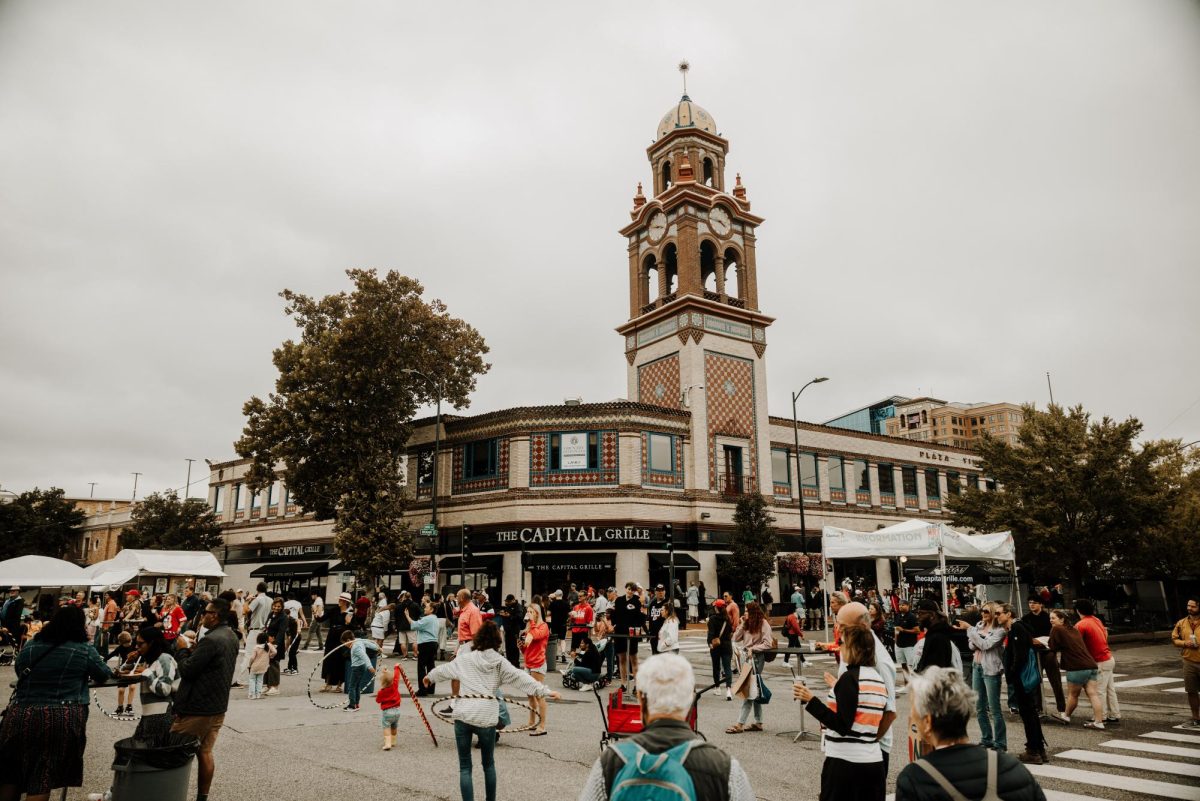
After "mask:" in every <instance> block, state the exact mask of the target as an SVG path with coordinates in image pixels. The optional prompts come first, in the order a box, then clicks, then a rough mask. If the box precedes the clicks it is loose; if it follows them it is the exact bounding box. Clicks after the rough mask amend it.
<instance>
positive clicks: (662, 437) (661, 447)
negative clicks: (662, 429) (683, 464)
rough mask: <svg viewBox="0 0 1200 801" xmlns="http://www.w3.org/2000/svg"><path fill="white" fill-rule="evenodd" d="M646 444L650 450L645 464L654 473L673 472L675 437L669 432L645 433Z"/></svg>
mask: <svg viewBox="0 0 1200 801" xmlns="http://www.w3.org/2000/svg"><path fill="white" fill-rule="evenodd" d="M646 444H647V447H648V448H649V450H650V453H649V454H648V455H647V458H646V464H647V465H649V467H650V470H651V471H653V472H655V473H673V472H675V437H673V436H671V435H670V434H647V435H646Z"/></svg>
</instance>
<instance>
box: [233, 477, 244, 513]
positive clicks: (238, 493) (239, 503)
mask: <svg viewBox="0 0 1200 801" xmlns="http://www.w3.org/2000/svg"><path fill="white" fill-rule="evenodd" d="M233 508H234V509H236V510H237V511H239V512H240V511H242V510H243V509H245V508H246V497H245V493H243V492H242V485H241V484H234V485H233Z"/></svg>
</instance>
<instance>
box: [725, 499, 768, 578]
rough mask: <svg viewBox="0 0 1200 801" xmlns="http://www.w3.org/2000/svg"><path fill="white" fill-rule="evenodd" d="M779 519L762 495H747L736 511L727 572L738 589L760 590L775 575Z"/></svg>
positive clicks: (741, 500) (739, 501) (740, 500)
mask: <svg viewBox="0 0 1200 801" xmlns="http://www.w3.org/2000/svg"><path fill="white" fill-rule="evenodd" d="M774 523H775V518H774V516H772V515H771V513H770V512H768V511H767V502H766V501H765V500H763V497H762V496H761V495H745V496H743V497H742V498H740V499H739V500H738V502H737V507H736V508H735V509H734V511H733V526H734V528H733V535H732V536H731V537H730V539H729V550H730V555H729V562H728V563H727V564H726V567H725V573H726V575H728V576H729V579H730V581H732V582H734V587H735V588H737V589H739V590H741V589H744V588H746V587H749V588H750V590H751V591H752V592H753V593H754V594H755V595H758V590H759V588H760V587H762V585H763V584H764V583H765V582H766V581H767V579H768V578H770V577H771V576H772V575H773V574H774V573H775V554H776V552H777V551H778V550H779V538H778V536H777V535H776V533H775V526H774Z"/></svg>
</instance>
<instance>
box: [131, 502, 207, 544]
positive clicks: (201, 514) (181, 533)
mask: <svg viewBox="0 0 1200 801" xmlns="http://www.w3.org/2000/svg"><path fill="white" fill-rule="evenodd" d="M131 517H132V519H133V522H132V523H130V524H129V526H127V527H126V528H125V529H124V530H123V531H122V532H121V547H122V548H150V549H154V550H163V551H196V550H202V551H210V550H212V549H213V548H216V547H217V546H219V545H221V543H222V542H223V541H224V540H223V538H222V536H221V523H220V521H219V520H217V516H216V515H214V514H213V513H212V510H211V509H209V508H208V504H206V503H204V501H201V500H199V499H197V498H189V499H187V500H185V501H181V500H180V499H179V495H178V494H177V493H176V492H175V491H174V490H168V491H167V492H164V493H161V494H160V493H154V494H152V495H148V496H147V497H146V499H145V500H143V501H142V502H141V503H139V504H138V505H137V506H135V507H133V512H132V513H131Z"/></svg>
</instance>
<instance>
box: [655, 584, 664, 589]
mask: <svg viewBox="0 0 1200 801" xmlns="http://www.w3.org/2000/svg"><path fill="white" fill-rule="evenodd" d="M654 589H656V590H665V589H666V587H665V586H663V585H662V584H659V585H657V586H656V587H655V588H654Z"/></svg>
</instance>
